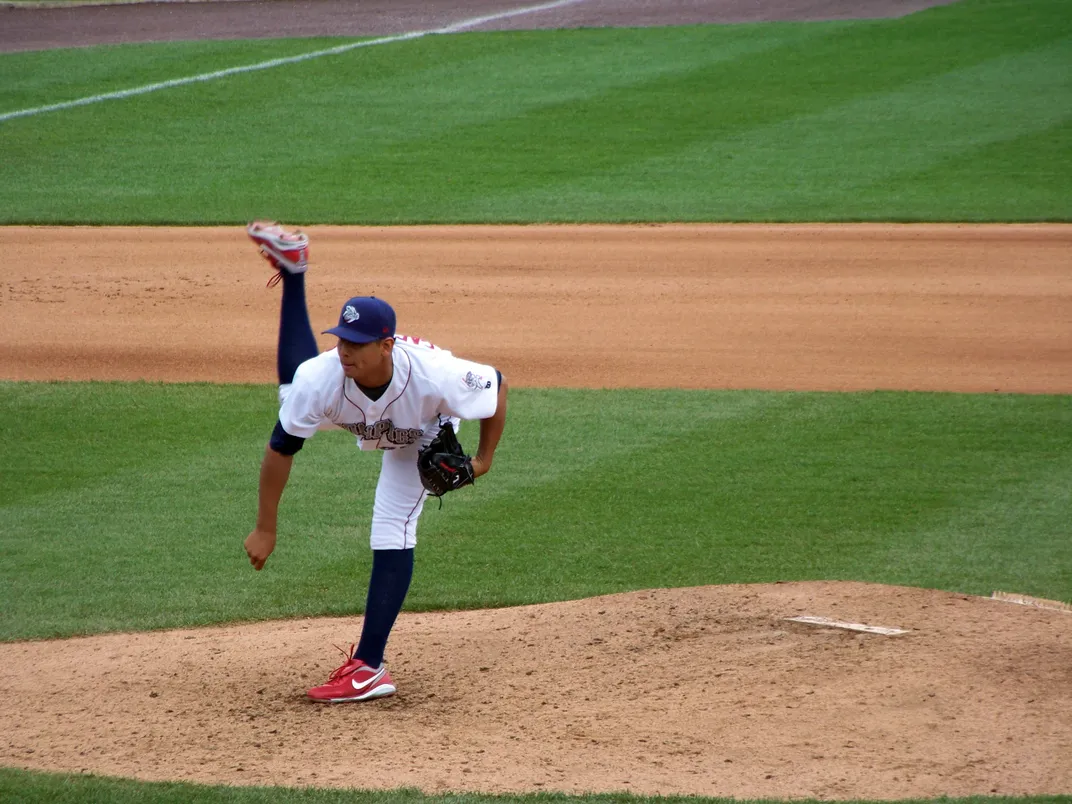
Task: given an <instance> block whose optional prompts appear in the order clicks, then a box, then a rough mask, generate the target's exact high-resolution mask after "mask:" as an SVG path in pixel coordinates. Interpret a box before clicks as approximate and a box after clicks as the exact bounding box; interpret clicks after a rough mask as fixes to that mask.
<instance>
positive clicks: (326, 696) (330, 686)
mask: <svg viewBox="0 0 1072 804" xmlns="http://www.w3.org/2000/svg"><path fill="white" fill-rule="evenodd" d="M394 694H395V685H394V682H393V681H392V680H391V674H390V673H388V672H387V667H386V666H385V665H381V666H380V667H378V668H376V667H369V666H368V665H367V664H365V663H364V662H363V661H361V660H360V659H347V661H346V663H345V664H344V665H343V666H342V667H339V668H336V669H335V670H334V671H333V672H332V674H331V676H329V677H328V680H327V683H325V684H321V685H320V686H319V687H313V688H312V689H311V690H309V692H308V695H309V697H310V698H311V699H312V700H314V701H320V702H321V703H345V702H346V701H368V700H371V699H372V698H385V697H387V696H388V695H394Z"/></svg>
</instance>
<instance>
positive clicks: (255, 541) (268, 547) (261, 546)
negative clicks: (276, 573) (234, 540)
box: [245, 530, 275, 570]
mask: <svg viewBox="0 0 1072 804" xmlns="http://www.w3.org/2000/svg"><path fill="white" fill-rule="evenodd" d="M245 546H246V555H247V556H249V563H250V564H252V565H253V569H255V570H260V569H262V568H263V567H264V562H265V561H267V560H268V556H270V555H271V554H272V551H273V550H275V531H271V530H254V531H253V532H252V533H251V534H249V536H247V537H246V541H245Z"/></svg>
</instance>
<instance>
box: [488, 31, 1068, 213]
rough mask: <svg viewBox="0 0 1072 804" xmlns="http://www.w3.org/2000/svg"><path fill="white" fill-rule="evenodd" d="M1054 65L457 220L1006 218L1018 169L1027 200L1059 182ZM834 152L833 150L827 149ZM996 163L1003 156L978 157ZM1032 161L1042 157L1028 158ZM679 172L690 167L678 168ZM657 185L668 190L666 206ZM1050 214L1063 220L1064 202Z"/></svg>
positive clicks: (923, 93) (797, 123)
mask: <svg viewBox="0 0 1072 804" xmlns="http://www.w3.org/2000/svg"><path fill="white" fill-rule="evenodd" d="M1064 62H1067V63H1068V64H1069V65H1070V66H1072V40H1066V41H1062V42H1060V43H1056V44H1053V45H1049V46H1046V47H1043V48H1039V49H1037V50H1034V51H1031V52H1029V53H1021V54H1017V55H1015V56H1009V55H1002V56H999V57H997V58H994V59H991V60H989V61H986V62H983V63H982V64H979V65H975V66H973V67H970V68H966V69H963V70H954V71H952V72H949V73H945V74H943V75H940V76H938V77H935V78H929V79H927V80H925V81H922V82H918V83H914V84H911V85H908V86H905V87H902V88H898V89H897V90H895V91H892V92H886V93H878V94H874V95H868V96H867V97H865V98H862V99H854V100H852V101H850V102H848V103H846V104H841V105H838V106H835V107H833V108H830V109H827V110H825V111H823V112H822V113H818V114H805V115H801V116H798V117H792V118H789V119H786V120H782V121H779V122H777V123H773V124H770V125H757V126H754V127H751V128H749V129H747V130H746V131H743V132H737V133H731V134H729V135H725V136H722V135H719V133H718V132H717V131H712V134H711V138H710V139H709V140H706V141H704V142H701V143H697V144H695V145H692V146H689V147H688V148H686V149H683V150H680V151H676V152H674V153H671V154H664V155H658V156H655V157H649V158H646V159H643V160H640V161H637V162H634V163H631V164H628V165H626V166H624V167H623V168H622V169H619V170H615V171H613V172H609V173H606V174H604V175H602V176H601V177H599V178H598V180H596V181H595V187H593V186H592V184H593V182H592V181H590V180H589V178H588V177H587V176H582V177H577V178H574V179H570V180H568V181H566V182H564V183H558V184H554V185H552V186H548V187H541V188H522V189H519V190H517V191H514V190H510V191H507V192H506V193H504V194H502V195H501V196H499V197H498V198H497V199H495V200H494V202H493V204H489V206H488V207H487V209H484V208H478V209H473V210H470V214H472V215H473V216H474V217H477V216H479V215H480V214H482V213H484V212H486V211H487V210H488V209H490V208H491V206H499V207H503V208H512V209H516V210H517V211H518V213H517V214H518V219H519V220H525V219H527V217H528V216H529V215H532V214H535V213H536V212H537V211H538V210H539V209H541V208H549V207H551V206H553V205H554V204H555V199H570V200H571V201H572V202H573V203H571V204H570V205H569V206H565V205H561V206H559V207H558V209H557V211H556V214H557V216H558V217H560V218H561V219H563V220H571V219H574V218H577V217H587V216H589V215H592V214H595V213H596V211H597V210H599V209H600V208H601V205H602V203H603V199H604V197H605V196H606V195H607V194H611V193H613V192H614V191H615V189H616V188H622V187H628V188H630V189H631V190H632V192H631V194H630V195H629V197H628V201H627V202H626V203H624V204H622V205H620V206H618V207H617V211H618V214H619V216H620V219H621V220H625V221H628V220H638V219H642V218H644V217H645V216H647V218H649V219H650V217H651V211H652V210H653V209H657V210H658V212H657V214H656V215H655V218H656V219H660V220H682V219H687V218H688V217H689V216H690V215H691V216H693V217H694V219H695V220H709V219H734V220H737V219H740V220H756V219H764V218H766V219H778V220H783V219H802V218H807V217H809V216H813V217H819V218H825V217H828V216H834V217H843V216H844V214H845V213H844V212H843V210H845V209H848V208H850V207H853V206H854V207H855V209H856V210H857V211H856V213H855V216H854V217H856V218H857V219H860V220H868V219H874V220H889V219H891V218H892V219H898V220H903V219H912V218H913V217H916V216H918V215H919V213H920V211H921V210H925V209H930V210H931V212H932V214H934V215H936V216H941V215H942V214H943V211H944V214H947V215H949V214H951V215H952V217H954V218H955V219H957V220H992V219H994V218H995V217H1000V214H1001V212H1002V211H1003V207H1004V211H1007V208H1008V201H1009V199H1016V201H1017V202H1019V203H1018V205H1017V208H1018V209H1023V210H1030V209H1032V208H1038V207H1037V202H1038V201H1039V200H1041V199H1039V198H1038V197H1037V196H1034V197H1033V196H1031V195H1028V194H1027V193H1025V188H1024V174H1025V173H1026V172H1028V169H1027V168H1025V162H1027V161H1028V160H1036V162H1035V163H1036V164H1038V165H1039V166H1040V167H1043V168H1044V169H1045V172H1039V171H1038V170H1036V171H1035V172H1034V175H1035V177H1036V181H1035V183H1034V187H1035V188H1037V189H1036V192H1039V191H1042V192H1045V188H1047V187H1049V188H1053V187H1054V186H1057V185H1058V184H1060V182H1061V181H1062V180H1061V178H1060V177H1059V176H1058V175H1057V171H1059V170H1060V169H1061V168H1060V166H1061V165H1063V164H1064V161H1065V158H1066V157H1067V154H1065V155H1064V156H1062V155H1061V154H1059V153H1056V150H1057V149H1060V148H1065V149H1066V150H1067V148H1068V147H1069V144H1070V143H1072V136H1070V135H1069V134H1068V128H1067V126H1068V122H1069V121H1070V120H1072V105H1062V104H1058V105H1055V104H1054V102H1053V100H1054V98H1064V97H1067V98H1070V99H1072V70H1069V71H1063V70H1055V69H1054V65H1056V64H1060V63H1064ZM966 98H971V99H973V101H972V102H966V101H965V99H966ZM908 132H926V136H925V137H921V136H912V135H911V134H909V133H908ZM834 141H836V142H838V144H839V147H838V149H837V150H836V152H835V151H833V150H831V149H829V148H828V147H827V146H828V144H829V143H831V142H834ZM1047 146H1049V147H1047ZM996 153H1001V154H1002V156H1003V157H1004V158H1002V159H994V158H992V155H993V154H996ZM1042 154H1045V160H1044V161H1039V160H1040V159H1041V156H1040V155H1042ZM683 165H689V166H691V168H692V169H691V170H682V166H683ZM670 184H672V185H673V186H674V188H675V193H674V194H673V196H672V197H671V198H669V199H668V198H667V196H666V195H665V188H666V187H667V186H669V185H670ZM999 191H1000V192H999ZM932 196H934V197H937V198H939V199H941V201H940V203H935V202H934V201H932V200H931V198H932ZM996 196H1000V201H998V202H997V203H995V200H996ZM772 199H776V200H774V201H773V203H772ZM850 199H851V200H850ZM488 201H489V199H485V200H484V201H483V202H482V203H488ZM1032 202H1036V203H1035V204H1033V203H1032ZM1022 215H1023V213H1022V212H1021V213H1019V216H1022ZM1050 217H1052V218H1054V219H1065V218H1069V217H1072V194H1069V195H1067V196H1065V199H1064V203H1060V204H1058V205H1057V206H1056V207H1055V208H1054V210H1053V214H1052V215H1051V216H1050Z"/></svg>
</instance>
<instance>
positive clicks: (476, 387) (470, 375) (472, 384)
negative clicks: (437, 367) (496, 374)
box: [462, 371, 491, 391]
mask: <svg viewBox="0 0 1072 804" xmlns="http://www.w3.org/2000/svg"><path fill="white" fill-rule="evenodd" d="M462 382H463V383H464V384H465V387H466V388H468V389H469V390H470V391H486V390H487V389H489V388H491V380H488V379H485V378H484V377H482V376H481V375H479V374H476V373H475V372H472V371H467V372H466V373H465V377H464V378H462Z"/></svg>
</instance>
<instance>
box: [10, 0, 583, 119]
mask: <svg viewBox="0 0 1072 804" xmlns="http://www.w3.org/2000/svg"><path fill="white" fill-rule="evenodd" d="M583 2H584V0H556V1H555V2H552V3H542V4H540V5H537V6H525V7H524V8H514V9H511V10H509V11H500V12H499V13H497V14H489V15H487V16H484V17H473V18H472V19H468V20H462V21H461V22H456V23H454V24H453V25H448V26H446V27H445V28H434V29H430V30H427V31H414V32H413V33H405V34H397V35H394V36H382V37H380V38H379V39H366V40H364V41H361V42H351V43H350V44H348V45H339V46H338V47H332V48H328V49H327V50H315V51H313V52H312V53H302V54H300V55H298V56H287V57H286V58H282V59H271V60H270V61H262V62H258V63H257V64H247V65H245V66H243V67H228V68H227V69H226V70H216V71H215V72H211V73H202V74H201V75H191V76H187V77H186V78H172V79H171V80H169V81H158V82H157V83H155V84H146V85H145V86H141V87H134V88H133V89H121V90H118V91H116V92H105V93H103V94H101V95H90V96H88V97H85V98H78V99H77V100H72V101H63V102H62V103H50V104H49V105H47V106H35V107H33V108H32V109H20V110H18V111H15V112H4V113H3V114H0V123H2V122H4V121H6V120H13V119H15V118H16V117H31V116H33V115H37V114H44V113H45V112H58V111H60V110H61V109H73V108H75V107H77V106H88V105H89V104H91V103H101V102H102V101H107V100H119V99H120V98H131V97H134V96H135V95H145V94H147V93H149V92H156V91H157V90H159V89H170V88H172V87H182V86H187V85H188V84H196V83H200V82H203V81H215V80H216V79H217V78H226V77H227V76H230V75H240V74H242V73H252V72H256V71H258V70H270V69H272V68H273V67H281V66H282V65H284V64H297V63H298V62H302V61H309V60H310V59H318V58H320V57H321V56H335V55H338V54H339V53H346V52H348V51H350V50H357V49H358V48H361V47H372V46H373V45H389V44H391V43H393V42H405V41H407V40H410V39H419V38H421V37H422V36H428V35H430V34H450V33H457V32H458V31H463V30H465V29H466V28H475V27H476V26H478V25H483V24H484V23H487V22H494V21H495V20H501V19H507V18H509V17H519V16H521V15H522V14H532V13H535V12H537V11H550V10H551V9H554V8H561V7H562V6H569V5H574V4H576V3H583Z"/></svg>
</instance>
